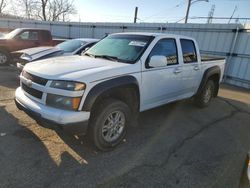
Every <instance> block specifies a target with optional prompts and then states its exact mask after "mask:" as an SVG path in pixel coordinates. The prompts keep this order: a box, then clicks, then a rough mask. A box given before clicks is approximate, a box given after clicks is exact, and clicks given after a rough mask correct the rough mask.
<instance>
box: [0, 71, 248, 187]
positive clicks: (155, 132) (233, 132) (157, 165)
mask: <svg viewBox="0 0 250 188" xmlns="http://www.w3.org/2000/svg"><path fill="white" fill-rule="evenodd" d="M16 75H17V72H16V70H15V69H14V68H9V67H8V68H7V67H1V68H0V169H1V170H0V187H96V186H100V187H192V188H195V187H197V188H201V187H227V188H230V187H238V185H239V181H240V177H241V174H242V169H243V165H244V162H245V160H246V153H247V152H248V151H249V150H250V136H249V135H250V134H249V132H250V93H249V91H246V90H240V89H239V88H235V87H231V86H224V85H223V86H222V87H221V89H220V93H219V97H218V98H217V99H215V100H214V101H213V102H212V104H211V105H210V106H209V107H208V108H205V109H198V108H196V107H194V106H193V105H192V103H191V101H190V100H185V101H181V102H177V103H174V104H170V105H166V106H163V107H160V108H156V109H154V110H150V111H146V112H144V113H141V115H140V122H139V125H138V126H137V127H130V128H129V130H128V134H127V137H126V140H124V143H122V144H121V145H120V146H119V147H118V148H116V149H115V150H114V151H111V152H105V153H103V152H98V151H95V150H94V149H93V148H91V147H90V146H89V144H88V143H86V141H85V140H84V138H83V139H82V138H80V139H78V138H76V137H74V136H72V135H70V134H67V133H65V132H62V131H54V130H50V129H47V128H44V127H41V126H39V125H38V124H37V123H36V122H35V121H34V120H32V119H31V118H29V117H28V116H27V115H26V114H25V113H23V112H21V111H19V110H18V109H17V108H16V107H15V105H14V102H13V96H14V90H15V88H16V87H17V86H18V81H17V79H16Z"/></svg>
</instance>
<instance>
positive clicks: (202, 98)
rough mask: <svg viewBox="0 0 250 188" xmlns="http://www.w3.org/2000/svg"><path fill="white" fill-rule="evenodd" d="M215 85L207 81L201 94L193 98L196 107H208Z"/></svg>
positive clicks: (211, 81)
mask: <svg viewBox="0 0 250 188" xmlns="http://www.w3.org/2000/svg"><path fill="white" fill-rule="evenodd" d="M214 90H215V84H214V81H213V80H208V81H207V82H206V85H205V86H204V88H203V89H202V91H201V93H200V94H199V95H197V96H195V99H194V101H195V104H196V106H198V107H206V106H208V105H209V103H210V101H211V99H212V98H213V96H214Z"/></svg>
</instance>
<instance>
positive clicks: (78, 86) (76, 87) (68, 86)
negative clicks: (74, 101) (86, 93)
mask: <svg viewBox="0 0 250 188" xmlns="http://www.w3.org/2000/svg"><path fill="white" fill-rule="evenodd" d="M50 87H53V88H57V89H64V90H69V91H81V90H84V89H85V87H86V85H85V84H84V83H80V82H73V81H60V80H55V81H52V82H51V84H50Z"/></svg>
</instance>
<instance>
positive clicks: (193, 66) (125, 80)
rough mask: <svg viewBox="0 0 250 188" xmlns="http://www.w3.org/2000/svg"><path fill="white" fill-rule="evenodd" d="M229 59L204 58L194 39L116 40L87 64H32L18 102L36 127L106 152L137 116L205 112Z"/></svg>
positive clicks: (148, 36)
mask: <svg viewBox="0 0 250 188" xmlns="http://www.w3.org/2000/svg"><path fill="white" fill-rule="evenodd" d="M224 65H225V59H224V58H221V57H209V56H206V57H205V58H204V59H203V58H202V57H201V55H200V51H199V48H198V45H197V42H196V41H195V40H194V39H192V38H189V37H185V36H179V35H170V34H158V33H118V34H111V35H109V36H107V37H106V38H104V39H102V40H101V41H100V42H98V43H97V44H95V45H94V46H93V47H91V48H90V49H88V50H87V51H86V52H85V54H84V56H67V57H57V58H51V59H47V60H41V61H37V62H33V63H29V64H27V65H26V66H25V67H24V69H23V71H22V73H21V75H20V83H21V86H20V87H19V88H17V90H16V92H15V102H16V105H17V107H18V108H19V109H21V110H24V111H25V112H26V113H27V114H29V115H30V116H31V117H33V118H34V119H36V120H37V121H38V122H43V123H44V122H48V123H46V124H47V126H52V125H54V124H56V125H58V126H60V127H62V128H63V129H69V130H71V131H72V132H73V133H74V134H79V133H85V134H87V138H89V139H91V141H92V143H94V145H95V146H96V147H97V148H99V149H100V150H109V149H111V148H113V147H114V146H116V145H118V144H119V143H120V142H121V140H122V139H123V138H124V136H125V133H126V128H127V126H128V125H130V124H133V123H135V122H136V119H137V117H138V114H139V112H142V111H145V110H149V109H151V108H155V107H158V106H161V105H164V104H167V103H170V102H173V101H177V100H182V99H186V98H191V97H192V98H193V100H194V102H195V104H197V106H199V107H205V106H207V105H208V104H209V103H210V101H211V99H212V98H213V97H216V96H217V93H218V90H219V84H220V82H221V80H222V77H223V72H224Z"/></svg>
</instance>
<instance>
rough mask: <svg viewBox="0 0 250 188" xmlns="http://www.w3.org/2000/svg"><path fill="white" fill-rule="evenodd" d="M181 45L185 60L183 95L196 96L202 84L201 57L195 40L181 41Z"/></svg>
mask: <svg viewBox="0 0 250 188" xmlns="http://www.w3.org/2000/svg"><path fill="white" fill-rule="evenodd" d="M180 45H181V51H182V59H183V73H182V78H183V95H184V97H190V96H192V95H193V94H195V92H196V91H197V89H198V87H199V84H200V82H201V77H202V73H201V72H202V71H201V64H200V56H199V53H198V51H197V50H198V49H196V44H195V42H194V41H193V40H191V39H180Z"/></svg>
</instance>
